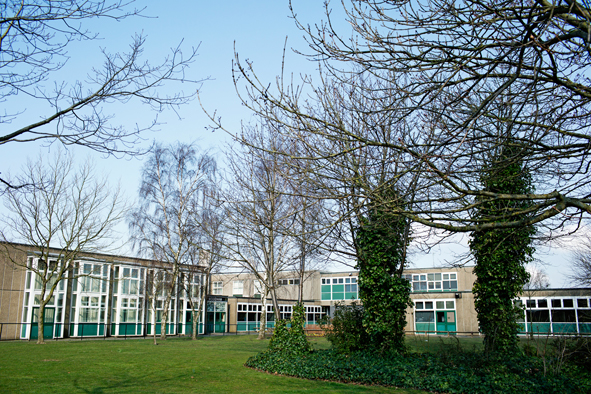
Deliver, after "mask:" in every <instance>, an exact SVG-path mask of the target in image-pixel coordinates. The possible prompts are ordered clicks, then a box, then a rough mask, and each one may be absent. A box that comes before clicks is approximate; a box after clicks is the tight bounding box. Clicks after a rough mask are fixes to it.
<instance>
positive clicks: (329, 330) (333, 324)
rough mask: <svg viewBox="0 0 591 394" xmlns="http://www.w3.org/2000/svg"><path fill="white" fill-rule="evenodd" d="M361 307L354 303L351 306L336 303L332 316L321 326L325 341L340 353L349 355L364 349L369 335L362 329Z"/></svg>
mask: <svg viewBox="0 0 591 394" xmlns="http://www.w3.org/2000/svg"><path fill="white" fill-rule="evenodd" d="M363 313H364V312H363V306H361V305H359V304H357V303H356V302H353V303H351V305H345V304H344V303H340V302H337V303H336V305H335V311H334V316H333V318H332V319H331V320H330V321H327V322H326V323H324V324H322V325H321V326H322V329H323V330H324V332H325V336H326V339H328V341H329V342H330V343H331V345H332V346H333V348H334V349H335V350H336V351H338V352H341V353H350V352H354V351H356V350H361V349H363V348H366V347H367V346H368V344H369V335H368V333H367V331H366V330H365V329H364V328H363Z"/></svg>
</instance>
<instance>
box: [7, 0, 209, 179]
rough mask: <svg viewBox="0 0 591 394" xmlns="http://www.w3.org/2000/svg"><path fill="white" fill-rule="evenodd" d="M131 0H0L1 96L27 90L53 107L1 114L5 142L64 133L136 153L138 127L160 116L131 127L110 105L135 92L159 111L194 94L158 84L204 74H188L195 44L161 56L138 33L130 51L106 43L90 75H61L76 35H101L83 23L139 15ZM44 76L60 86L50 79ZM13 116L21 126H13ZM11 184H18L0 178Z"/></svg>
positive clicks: (70, 140)
mask: <svg viewBox="0 0 591 394" xmlns="http://www.w3.org/2000/svg"><path fill="white" fill-rule="evenodd" d="M131 3H132V1H125V0H124V1H115V2H112V3H109V2H106V1H104V0H91V1H81V0H48V1H32V2H22V1H16V0H9V1H7V2H3V3H2V4H1V5H0V54H1V55H2V56H1V59H0V81H1V84H0V101H2V102H6V101H9V100H11V99H12V98H13V97H16V96H20V97H26V98H27V99H28V100H33V101H34V102H38V103H41V104H42V105H44V106H45V107H44V108H47V109H48V110H47V112H45V113H39V114H36V115H37V120H35V121H31V119H32V118H34V116H31V113H30V112H28V111H26V110H21V109H18V110H15V111H14V112H9V111H5V112H3V113H2V114H0V125H2V126H3V128H4V130H3V131H2V132H1V133H0V145H5V144H9V143H15V142H29V141H47V143H52V142H54V141H56V140H57V141H59V142H61V143H62V144H65V145H72V144H73V145H82V146H86V147H88V148H90V149H93V150H95V151H98V152H103V153H107V154H134V153H138V152H139V151H138V147H137V145H136V142H138V141H139V137H140V133H141V132H142V131H144V130H148V129H150V128H152V127H154V126H155V125H156V124H157V120H156V118H154V119H153V120H152V121H151V122H149V123H147V124H144V125H142V126H138V127H137V128H135V129H127V128H125V127H123V126H120V125H118V124H116V123H114V122H113V118H114V116H113V114H111V113H109V110H107V107H108V105H110V104H113V103H120V104H127V103H129V102H130V101H131V100H137V101H138V102H140V103H143V104H146V105H147V106H149V107H150V108H151V109H152V110H153V111H155V112H156V113H157V112H161V111H163V110H165V109H172V110H175V108H177V106H178V105H180V104H185V103H187V102H189V101H190V100H191V99H192V98H193V97H194V95H195V93H196V88H195V89H192V90H191V91H189V92H182V91H181V90H179V91H178V92H177V93H174V94H171V95H167V94H162V93H161V92H160V90H161V88H162V87H163V86H164V85H165V84H168V83H171V82H172V83H174V82H192V83H195V82H198V81H194V80H190V79H188V78H186V76H185V72H186V70H187V67H188V66H189V65H190V64H191V63H192V62H193V61H194V58H195V56H196V49H195V48H193V49H191V50H190V51H189V52H188V54H187V55H186V56H185V55H183V52H182V51H181V48H180V46H177V47H175V48H173V49H172V50H171V53H170V55H169V56H168V57H166V58H165V59H163V60H162V61H161V62H160V63H157V64H150V63H149V62H147V61H145V60H142V57H141V55H142V52H143V46H144V42H145V38H144V37H142V36H141V35H139V36H136V37H134V38H133V39H132V42H131V44H130V47H129V51H128V52H126V53H109V52H107V51H106V50H103V55H104V63H103V65H102V66H99V67H92V68H90V67H89V73H88V76H87V78H86V79H85V81H70V82H66V81H59V80H57V79H55V78H57V72H58V71H60V70H62V69H63V68H64V66H65V65H66V64H67V61H68V58H69V56H71V55H70V54H69V53H68V48H69V46H70V43H72V42H74V41H80V40H83V41H84V40H95V39H97V38H98V34H97V33H94V32H92V31H90V30H88V29H87V28H85V27H84V23H85V22H86V21H88V20H90V19H95V18H101V19H112V20H116V21H121V20H124V19H126V18H129V17H132V16H141V13H142V11H143V9H136V8H132V7H131ZM46 82H50V85H52V86H54V88H53V89H48V88H46V87H45V84H46ZM13 124H14V125H15V126H13ZM0 182H2V183H4V184H5V185H7V186H8V187H17V186H22V185H13V184H10V183H9V182H7V181H6V180H5V179H0Z"/></svg>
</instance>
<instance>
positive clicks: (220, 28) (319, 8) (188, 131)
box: [0, 0, 572, 287]
mask: <svg viewBox="0 0 591 394" xmlns="http://www.w3.org/2000/svg"><path fill="white" fill-rule="evenodd" d="M323 3H324V2H323V1H319V0H293V1H292V5H293V8H294V10H295V12H296V14H297V15H298V19H299V20H300V22H302V23H303V24H304V25H306V24H310V25H312V26H313V25H314V24H317V23H320V22H321V21H322V20H326V16H325V14H324V6H323ZM332 4H333V5H332V19H333V20H334V21H335V23H336V27H337V29H339V30H340V31H342V32H343V33H344V34H346V35H350V28H349V26H348V24H347V23H346V22H345V20H344V16H343V11H342V10H341V9H340V1H339V2H334V1H333V3H332ZM135 6H136V7H142V6H145V7H146V8H145V10H144V11H143V12H142V14H143V15H144V17H133V18H128V19H125V20H123V21H119V22H117V21H113V20H105V19H101V20H93V21H89V22H88V23H85V25H84V26H85V27H87V28H88V29H90V30H92V31H94V32H97V33H99V37H100V39H98V40H94V41H86V42H74V43H72V44H71V45H70V46H69V47H68V56H69V60H68V62H67V64H66V65H65V66H64V68H63V69H62V70H61V72H60V73H59V74H57V75H55V77H56V78H57V80H58V81H59V80H65V81H67V82H69V83H72V82H74V81H76V80H80V81H84V80H85V78H86V75H87V73H88V72H89V70H91V69H92V68H93V67H100V65H101V62H102V60H101V59H102V53H101V51H102V50H105V51H107V52H111V53H116V52H123V51H126V50H127V48H128V46H129V44H130V43H131V42H132V38H133V36H134V35H136V34H142V35H143V36H145V37H146V43H145V46H144V53H143V56H144V58H145V59H146V60H149V61H150V62H153V63H158V62H159V61H161V60H162V59H163V58H164V57H165V56H166V55H167V54H169V53H170V48H172V47H176V46H178V45H180V47H181V49H183V50H184V51H185V53H188V52H190V50H191V48H198V57H197V58H196V61H195V62H194V63H193V64H192V66H191V67H190V69H189V70H188V72H187V75H186V77H187V78H188V79H193V80H202V81H203V82H202V83H200V84H198V85H191V84H183V85H170V86H166V87H165V89H164V91H170V92H174V91H175V89H176V90H179V89H182V90H183V91H190V90H191V89H195V88H196V87H197V86H198V87H199V100H194V101H193V102H191V103H190V104H188V105H186V106H183V107H181V108H179V109H178V110H177V113H174V112H172V111H169V112H165V113H162V114H159V117H158V121H159V123H160V124H159V126H158V127H157V128H156V129H155V130H153V131H151V132H147V133H144V134H143V135H142V136H143V137H144V138H145V141H144V144H145V146H146V147H147V146H149V145H150V144H151V143H152V142H153V141H156V142H159V143H163V144H169V143H174V142H176V141H180V142H186V143H191V142H192V143H195V144H196V145H197V146H199V147H200V148H201V149H204V150H209V151H210V152H211V153H212V154H214V155H216V156H218V157H219V158H220V159H221V149H223V146H224V144H226V143H228V142H230V140H231V139H230V137H229V136H228V135H227V134H226V133H224V132H222V131H216V132H211V131H209V130H208V129H207V126H210V125H211V121H210V120H209V118H208V116H207V114H206V113H205V112H204V110H203V109H202V106H203V108H204V109H205V111H207V112H209V113H210V114H213V113H214V112H215V113H216V115H217V116H221V118H222V123H223V125H224V127H225V128H227V129H228V130H229V131H231V132H238V131H239V130H240V125H241V124H242V123H249V122H252V121H253V119H252V115H251V114H250V113H249V111H248V110H247V109H246V108H245V107H244V106H243V105H242V104H241V101H240V99H239V97H238V95H237V93H236V87H235V86H234V82H233V78H232V61H233V59H234V56H235V51H236V53H238V55H239V57H240V59H241V61H245V60H248V61H250V62H252V63H253V67H254V69H255V71H256V74H257V77H258V78H259V79H260V80H261V81H264V82H266V83H269V84H273V83H274V82H275V81H276V76H277V75H279V74H280V73H281V69H282V64H283V61H284V60H285V63H284V65H285V71H286V72H285V75H289V74H290V73H293V75H294V77H295V78H296V80H297V78H299V76H300V75H301V74H311V75H312V76H313V78H314V77H315V71H316V70H317V65H316V64H315V63H314V62H311V61H309V60H308V59H307V58H305V57H303V56H301V55H299V54H297V53H295V52H294V50H297V51H299V52H304V53H307V52H308V47H307V44H306V41H305V40H304V38H303V33H302V32H301V31H299V30H298V29H297V27H296V25H295V23H294V21H293V19H292V18H291V12H290V9H289V1H287V0H257V1H244V0H220V1H203V0H198V1H197V0H194V1H188V0H184V1H181V0H177V1H169V2H163V1H159V0H147V1H141V2H138V3H137V4H136V5H135ZM284 48H285V49H286V51H285V59H283V53H284ZM52 84H53V80H48V81H47V82H46V85H47V86H51V85H52ZM238 89H239V91H241V92H242V93H244V85H241V84H239V85H238ZM3 105H4V107H5V109H6V110H10V109H16V110H18V111H20V112H23V114H24V116H21V118H20V119H22V122H24V123H30V122H31V121H32V119H33V120H34V119H35V118H36V117H37V116H40V115H47V113H48V108H47V107H44V106H43V105H41V104H40V103H39V102H35V101H31V100H27V98H25V97H19V96H17V97H12V98H11V99H10V101H8V102H5V103H3ZM106 110H107V111H109V112H110V113H113V114H114V115H115V121H116V123H118V124H122V125H125V126H127V127H133V126H134V125H136V124H138V125H140V126H141V125H146V124H148V123H149V122H150V121H151V120H152V119H153V117H154V114H153V112H151V111H150V110H149V109H148V108H147V107H142V106H140V105H137V104H135V103H130V104H127V105H123V106H121V105H115V106H109V107H107V108H106ZM24 123H23V124H24ZM18 125H19V121H18V120H17V121H15V122H13V123H12V124H10V125H3V124H0V135H4V134H6V133H7V132H9V130H10V129H15V128H16V127H18ZM57 148H58V144H53V145H50V146H47V145H46V144H45V145H44V144H40V143H11V144H7V145H3V146H2V148H1V149H2V155H0V158H1V159H0V171H1V172H2V174H7V173H10V174H13V175H14V174H17V173H18V172H19V170H20V169H21V168H22V166H23V165H24V164H25V163H26V161H27V159H31V160H35V159H36V158H37V157H38V156H39V155H44V156H45V155H51V154H52V153H54V152H55V151H56V149H57ZM68 151H69V152H71V153H73V154H74V155H75V157H76V159H77V160H78V161H80V162H81V161H84V160H85V159H86V158H88V157H91V158H92V159H93V160H94V161H95V163H96V167H97V170H98V171H99V172H100V173H102V174H104V175H105V176H108V177H109V180H110V181H111V183H112V184H113V185H116V184H117V183H119V184H120V185H121V188H122V190H123V192H124V193H125V195H126V196H127V199H128V200H129V201H130V202H133V200H134V199H135V198H136V196H137V192H138V188H139V181H140V173H141V168H142V163H143V159H144V158H143V157H139V158H129V157H128V158H115V157H104V156H103V155H101V154H97V153H95V152H92V151H90V150H88V149H85V148H80V147H69V148H68ZM1 212H2V211H0V213H1ZM120 231H121V233H122V234H121V237H122V238H125V237H126V234H125V226H120ZM466 245H467V238H466V237H456V238H455V239H454V240H453V241H452V242H450V243H447V244H444V245H441V246H438V247H435V248H433V249H432V250H431V251H430V253H429V254H422V253H416V254H415V255H413V256H412V259H413V261H414V265H415V266H416V267H441V266H444V265H445V264H447V263H449V262H453V261H454V260H456V259H457V258H458V256H460V255H462V253H465V252H466V251H467V248H466ZM571 246H572V242H571V243H568V244H567V245H566V247H560V248H559V247H555V246H552V245H546V246H540V247H538V252H537V254H536V258H537V260H538V263H539V264H540V265H542V266H543V268H544V269H545V270H546V271H547V273H548V275H549V279H550V283H551V286H552V287H564V286H566V285H567V280H566V277H565V274H567V273H568V268H567V267H568V262H569V259H570V258H571V257H570V253H571V252H570V250H569V248H570V247H571ZM336 269H338V267H336Z"/></svg>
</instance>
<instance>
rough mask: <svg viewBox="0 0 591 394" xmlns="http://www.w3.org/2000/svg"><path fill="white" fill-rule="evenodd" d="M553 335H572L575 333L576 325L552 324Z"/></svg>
mask: <svg viewBox="0 0 591 394" xmlns="http://www.w3.org/2000/svg"><path fill="white" fill-rule="evenodd" d="M552 330H553V332H554V334H572V333H576V332H577V324H576V323H552Z"/></svg>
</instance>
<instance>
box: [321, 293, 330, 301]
mask: <svg viewBox="0 0 591 394" xmlns="http://www.w3.org/2000/svg"><path fill="white" fill-rule="evenodd" d="M322 300H323V301H324V300H328V301H330V300H331V294H330V293H322Z"/></svg>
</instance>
